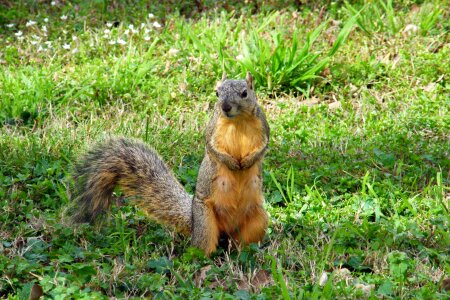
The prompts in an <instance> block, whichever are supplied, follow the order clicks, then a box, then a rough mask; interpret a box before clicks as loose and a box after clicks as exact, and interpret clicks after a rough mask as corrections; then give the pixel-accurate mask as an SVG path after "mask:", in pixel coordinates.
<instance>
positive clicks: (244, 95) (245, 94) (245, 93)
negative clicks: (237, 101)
mask: <svg viewBox="0 0 450 300" xmlns="http://www.w3.org/2000/svg"><path fill="white" fill-rule="evenodd" d="M246 97H247V90H244V91H243V92H242V93H241V98H246Z"/></svg>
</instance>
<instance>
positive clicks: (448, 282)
mask: <svg viewBox="0 0 450 300" xmlns="http://www.w3.org/2000/svg"><path fill="white" fill-rule="evenodd" d="M441 289H442V290H443V291H450V278H446V279H444V280H443V281H442V284H441Z"/></svg>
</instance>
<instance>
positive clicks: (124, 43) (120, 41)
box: [117, 39, 127, 45]
mask: <svg viewBox="0 0 450 300" xmlns="http://www.w3.org/2000/svg"><path fill="white" fill-rule="evenodd" d="M117 44H120V45H126V44H127V42H125V41H124V40H122V39H118V40H117Z"/></svg>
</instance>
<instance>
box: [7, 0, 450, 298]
mask: <svg viewBox="0 0 450 300" xmlns="http://www.w3.org/2000/svg"><path fill="white" fill-rule="evenodd" d="M216 5H219V4H217V2H208V1H205V2H203V3H198V4H196V5H194V4H190V3H187V2H186V3H181V4H174V3H173V4H167V5H166V6H162V5H159V4H147V2H146V1H136V2H135V3H133V5H125V4H124V3H122V2H120V1H94V2H90V1H74V2H66V1H56V2H55V5H52V4H51V3H50V1H41V2H33V1H30V2H28V1H18V2H14V3H12V2H11V3H10V2H5V4H0V124H1V125H0V126H1V127H0V207H1V213H0V297H2V298H8V299H22V298H28V297H29V295H30V294H33V295H40V294H41V292H40V289H41V290H42V293H43V294H44V296H45V297H46V298H47V297H48V298H56V299H63V298H74V299H79V298H81V299H82V298H88V299H97V298H98V299H103V298H109V297H116V298H141V297H143V296H145V297H151V298H181V297H187V298H193V299H198V298H204V299H207V298H214V299H216V298H217V299H231V298H237V299H249V298H251V299H266V298H283V299H318V298H325V299H329V298H330V299H332V298H363V299H372V298H389V299H390V298H395V299H397V298H400V299H408V298H414V299H446V298H448V297H449V292H448V288H447V289H446V288H445V287H446V286H448V280H449V273H450V265H449V263H448V261H449V254H448V253H449V245H450V237H449V231H448V226H449V212H448V209H449V207H448V206H449V203H448V201H449V174H450V173H449V172H450V171H449V170H450V161H449V132H450V119H449V115H450V114H449V111H448V108H449V104H450V97H449V95H450V81H449V80H450V78H449V74H450V72H449V71H450V70H449V65H450V47H449V43H448V41H449V40H448V37H449V29H450V23H449V21H448V20H450V18H449V17H450V16H449V13H448V12H449V11H450V9H449V6H448V3H447V2H446V1H433V2H427V3H420V2H419V3H415V2H410V1H400V2H398V1H395V2H394V1H370V2H367V3H363V2H358V1H356V2H354V1H353V2H351V3H342V2H333V3H328V2H327V1H322V2H318V3H317V4H311V5H298V4H297V2H294V1H293V2H292V3H290V2H289V3H288V4H286V3H283V4H281V3H277V2H267V3H264V4H262V3H261V2H259V1H252V2H251V3H249V4H248V5H247V6H244V5H243V4H241V3H240V2H238V1H237V2H235V3H231V4H230V3H227V4H223V6H222V7H216ZM150 13H151V14H153V15H149V14H150ZM63 16H67V18H66V17H63ZM46 19H48V20H46ZM30 21H34V22H36V24H34V23H33V22H30ZM9 24H14V25H12V26H10V25H9ZM27 25H28V26H27ZM158 25H160V26H158ZM44 26H45V27H44ZM19 32H21V33H19ZM223 70H225V71H226V72H227V73H228V77H229V78H240V77H242V76H243V74H245V72H246V71H247V70H251V71H252V72H253V73H254V75H255V79H256V84H257V87H256V88H257V91H258V97H259V99H260V103H261V105H262V107H263V108H264V110H265V112H266V115H267V117H268V119H269V124H270V126H271V130H272V136H271V140H270V151H269V153H268V155H267V157H266V160H265V170H264V186H265V188H264V192H265V196H266V208H267V210H268V212H269V214H270V220H271V221H270V227H269V230H268V233H267V235H266V238H265V239H264V241H263V242H262V243H261V244H260V245H250V246H248V247H245V248H243V249H221V250H219V251H218V252H217V253H215V254H214V255H213V256H212V257H211V258H206V257H204V256H203V255H202V253H200V252H199V251H198V250H196V249H194V248H191V247H190V243H189V239H186V238H184V237H182V236H179V235H177V234H175V233H173V232H171V231H170V230H168V229H167V228H165V227H162V226H159V225H158V224H156V223H154V222H152V221H150V220H148V219H147V218H145V216H144V215H143V213H142V212H140V211H139V210H137V209H135V208H134V207H131V206H122V207H114V209H113V211H112V213H111V216H109V217H108V218H107V219H106V220H105V221H104V222H103V224H102V226H89V225H81V226H79V227H76V228H73V227H70V226H67V223H66V222H65V218H64V210H65V209H66V208H67V206H68V203H69V199H70V191H71V188H72V182H71V179H70V170H71V167H72V164H73V163H74V162H75V161H76V159H77V158H78V157H79V156H80V155H81V154H82V153H83V152H84V151H86V149H88V148H89V147H90V146H92V145H93V144H94V143H95V142H96V141H98V140H101V139H104V138H106V137H108V136H110V135H124V136H128V137H134V138H138V139H141V140H144V141H145V142H147V143H148V144H150V145H152V146H153V147H154V148H155V149H156V150H157V151H158V152H159V153H160V154H161V155H162V156H163V157H164V158H165V160H166V161H167V162H168V164H169V165H170V166H171V167H172V169H173V170H174V172H175V174H176V176H177V177H178V178H179V180H180V181H181V183H182V184H183V185H184V186H185V187H186V189H187V190H188V191H189V192H190V193H193V191H194V188H195V181H196V177H197V172H198V167H199V163H200V161H201V158H202V156H203V153H204V135H203V132H204V129H205V124H206V122H207V120H208V118H209V115H210V113H211V108H212V104H213V103H214V101H215V96H214V91H213V88H214V85H215V83H216V81H217V80H219V79H220V78H221V75H222V71H223Z"/></svg>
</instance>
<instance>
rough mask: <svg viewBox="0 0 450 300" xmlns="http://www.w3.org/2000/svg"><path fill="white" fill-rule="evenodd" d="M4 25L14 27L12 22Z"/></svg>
mask: <svg viewBox="0 0 450 300" xmlns="http://www.w3.org/2000/svg"><path fill="white" fill-rule="evenodd" d="M6 27H8V28H11V27H14V24H13V23H11V24H8V25H6Z"/></svg>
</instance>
